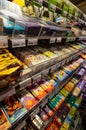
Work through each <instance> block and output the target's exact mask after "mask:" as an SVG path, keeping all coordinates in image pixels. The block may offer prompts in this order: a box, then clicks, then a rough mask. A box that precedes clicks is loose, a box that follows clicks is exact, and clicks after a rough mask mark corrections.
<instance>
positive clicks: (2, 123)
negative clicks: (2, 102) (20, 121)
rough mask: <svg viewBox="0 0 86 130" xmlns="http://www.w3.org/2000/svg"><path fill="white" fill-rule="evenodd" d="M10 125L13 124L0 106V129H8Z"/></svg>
mask: <svg viewBox="0 0 86 130" xmlns="http://www.w3.org/2000/svg"><path fill="white" fill-rule="evenodd" d="M10 126H11V124H10V122H9V120H8V119H7V117H6V115H5V113H4V111H3V110H2V108H1V106H0V130H7V129H8V128H9V127H10Z"/></svg>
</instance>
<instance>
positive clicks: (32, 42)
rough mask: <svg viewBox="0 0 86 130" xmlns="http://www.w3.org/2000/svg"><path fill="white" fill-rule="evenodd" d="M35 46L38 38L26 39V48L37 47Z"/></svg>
mask: <svg viewBox="0 0 86 130" xmlns="http://www.w3.org/2000/svg"><path fill="white" fill-rule="evenodd" d="M37 44H38V38H28V43H27V46H31V45H37Z"/></svg>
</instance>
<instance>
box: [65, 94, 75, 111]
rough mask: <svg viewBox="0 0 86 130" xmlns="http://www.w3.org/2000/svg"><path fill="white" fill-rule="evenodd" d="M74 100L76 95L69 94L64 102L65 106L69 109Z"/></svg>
mask: <svg viewBox="0 0 86 130" xmlns="http://www.w3.org/2000/svg"><path fill="white" fill-rule="evenodd" d="M75 101H76V97H75V96H73V95H72V96H70V97H69V98H68V101H67V103H66V106H67V107H68V108H69V109H71V107H72V106H73V105H74V103H75Z"/></svg>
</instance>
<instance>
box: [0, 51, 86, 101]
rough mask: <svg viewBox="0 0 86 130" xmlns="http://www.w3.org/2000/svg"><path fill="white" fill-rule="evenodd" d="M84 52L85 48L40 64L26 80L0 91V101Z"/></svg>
mask: <svg viewBox="0 0 86 130" xmlns="http://www.w3.org/2000/svg"><path fill="white" fill-rule="evenodd" d="M85 50H86V49H85V48H84V49H82V50H79V51H78V52H77V53H74V54H72V55H70V56H69V55H68V57H65V59H64V58H63V59H60V60H59V61H58V60H57V58H56V59H55V62H54V60H49V61H48V62H47V63H46V64H41V65H40V66H39V67H38V70H37V69H33V71H32V72H31V73H28V74H27V77H28V78H26V79H24V78H23V79H22V80H21V81H20V82H18V83H16V84H11V85H9V86H8V88H7V89H6V90H3V91H1V92H0V101H2V100H3V99H4V98H5V97H6V96H8V95H9V96H11V95H13V94H15V93H16V89H19V90H22V89H24V88H26V86H27V85H28V84H29V83H31V79H33V80H34V81H36V80H37V79H39V78H40V77H41V74H43V75H44V76H45V75H47V74H48V72H49V70H50V69H51V70H52V71H55V70H56V69H57V68H58V67H60V66H62V65H64V64H65V63H68V62H70V61H72V60H74V59H75V58H76V57H77V56H78V55H79V54H81V53H82V52H84V51H85ZM50 62H51V63H52V62H53V65H52V64H51V65H50ZM43 66H44V67H43ZM36 68H37V67H36ZM39 71H40V73H39ZM37 72H38V73H37ZM24 77H25V76H24Z"/></svg>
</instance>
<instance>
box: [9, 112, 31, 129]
mask: <svg viewBox="0 0 86 130" xmlns="http://www.w3.org/2000/svg"><path fill="white" fill-rule="evenodd" d="M28 116H29V112H28V113H27V114H25V115H24V116H23V117H21V118H19V119H18V120H17V121H16V122H15V123H14V124H12V126H11V127H10V128H9V129H8V130H20V129H22V128H23V127H24V126H25V124H26V119H27V118H28Z"/></svg>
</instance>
